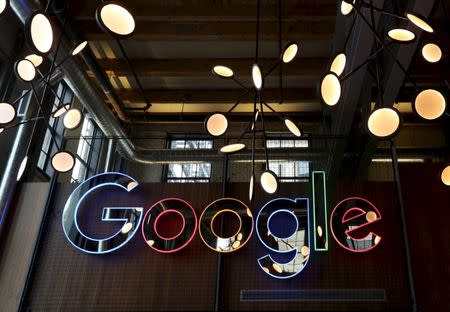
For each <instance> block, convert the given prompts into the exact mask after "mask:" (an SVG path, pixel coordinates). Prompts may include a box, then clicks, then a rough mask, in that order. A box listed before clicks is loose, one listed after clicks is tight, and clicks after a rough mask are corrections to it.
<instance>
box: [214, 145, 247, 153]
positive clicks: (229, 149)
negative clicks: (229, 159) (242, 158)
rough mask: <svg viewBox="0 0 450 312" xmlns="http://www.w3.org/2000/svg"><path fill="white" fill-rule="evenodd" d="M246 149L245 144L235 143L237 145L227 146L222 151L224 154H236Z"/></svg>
mask: <svg viewBox="0 0 450 312" xmlns="http://www.w3.org/2000/svg"><path fill="white" fill-rule="evenodd" d="M244 148H245V144H242V143H235V144H229V145H225V146H224V147H222V148H221V149H220V151H221V152H222V153H236V152H239V151H240V150H243V149H244Z"/></svg>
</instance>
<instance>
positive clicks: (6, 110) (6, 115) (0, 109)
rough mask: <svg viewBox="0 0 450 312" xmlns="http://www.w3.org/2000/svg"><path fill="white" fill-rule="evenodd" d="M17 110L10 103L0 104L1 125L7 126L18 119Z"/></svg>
mask: <svg viewBox="0 0 450 312" xmlns="http://www.w3.org/2000/svg"><path fill="white" fill-rule="evenodd" d="M16 115H17V112H16V108H15V107H14V106H12V105H11V104H9V103H6V102H5V103H0V124H1V125H6V124H9V123H11V122H12V121H13V120H14V119H15V118H16Z"/></svg>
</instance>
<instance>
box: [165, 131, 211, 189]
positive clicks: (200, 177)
mask: <svg viewBox="0 0 450 312" xmlns="http://www.w3.org/2000/svg"><path fill="white" fill-rule="evenodd" d="M168 147H169V148H170V149H212V147H213V141H212V140H178V139H174V140H170V141H169V144H168ZM210 178H211V163H207V162H192V163H178V164H177V163H173V164H168V165H167V168H166V176H165V180H166V182H168V183H208V182H209V180H210Z"/></svg>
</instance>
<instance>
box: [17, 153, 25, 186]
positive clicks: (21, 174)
mask: <svg viewBox="0 0 450 312" xmlns="http://www.w3.org/2000/svg"><path fill="white" fill-rule="evenodd" d="M27 164H28V156H25V157H24V159H22V162H21V163H20V167H19V171H17V179H16V180H17V181H20V179H22V176H23V173H24V172H25V169H26V168H27Z"/></svg>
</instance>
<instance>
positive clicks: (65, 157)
mask: <svg viewBox="0 0 450 312" xmlns="http://www.w3.org/2000/svg"><path fill="white" fill-rule="evenodd" d="M73 166H75V158H74V157H73V155H72V153H69V152H67V151H60V152H58V153H56V154H55V155H53V157H52V167H53V169H55V171H58V172H61V173H64V172H68V171H70V170H72V168H73Z"/></svg>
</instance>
